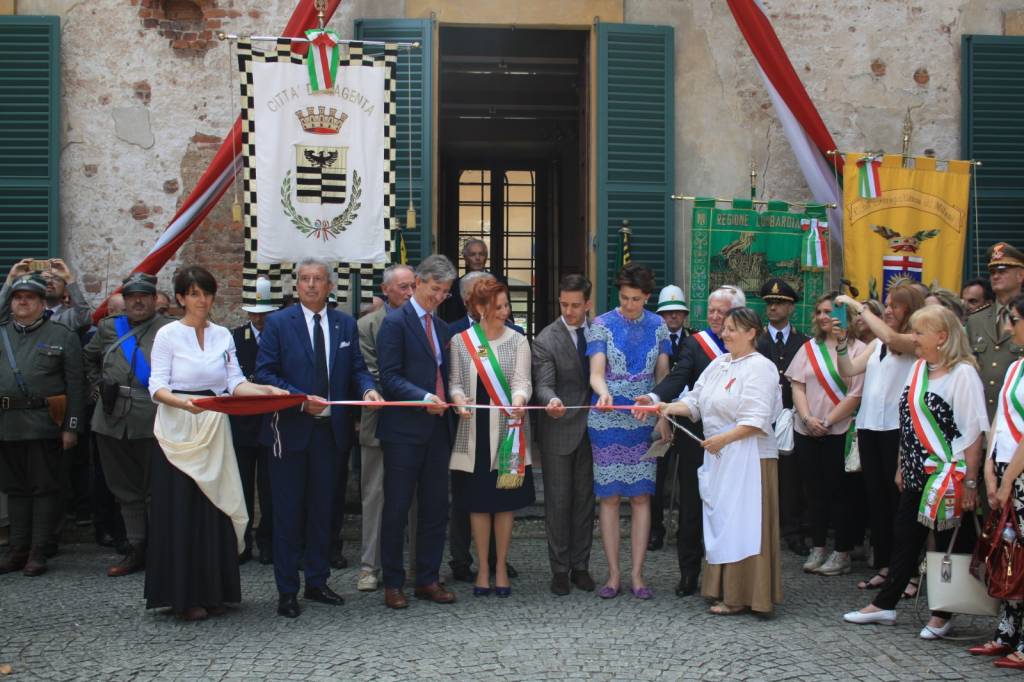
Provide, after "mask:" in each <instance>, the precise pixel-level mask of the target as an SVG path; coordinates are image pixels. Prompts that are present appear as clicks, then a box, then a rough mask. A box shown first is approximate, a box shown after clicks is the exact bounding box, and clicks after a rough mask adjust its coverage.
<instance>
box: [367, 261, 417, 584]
mask: <svg viewBox="0 0 1024 682" xmlns="http://www.w3.org/2000/svg"><path fill="white" fill-rule="evenodd" d="M380 288H381V291H383V292H384V296H385V300H384V305H382V306H381V307H379V308H377V309H376V310H374V311H373V312H371V313H367V314H366V315H364V316H363V317H361V318H359V350H360V351H362V353H363V360H365V361H366V368H367V369H368V370H370V374H372V375H373V380H374V381H376V382H378V385H379V382H380V376H379V374H378V372H377V332H378V331H380V323H381V322H383V321H384V316H385V315H387V314H388V313H389V312H391V311H392V310H397V309H398V308H401V307H402V306H403V305H405V304H406V303H407V302H408V300H409V299H410V298H412V292H413V290H414V289H415V288H416V271H415V270H413V269H412V267H411V266H409V265H391V266H389V267H388V268H387V269H386V270H384V276H383V278H382V279H381V285H380ZM359 448H360V454H361V457H362V463H363V467H362V472H361V474H360V488H361V489H362V497H363V499H362V504H363V533H362V542H363V547H362V559H361V560H360V561H361V566H360V568H359V577H358V579H357V581H356V589H358V590H359V591H360V592H373V591H374V590H376V589H377V587H378V583H379V580H380V523H381V514H382V513H383V510H384V452H383V451H382V450H381V448H380V441H379V440H378V439H377V411H376V410H370V409H366V408H363V413H362V418H361V420H360V424H359ZM409 516H410V519H409V524H410V528H411V530H410V534H411V535H412V536H413V537H415V535H416V530H415V528H416V525H415V516H414V515H413V514H411V513H410V515H409ZM414 560H415V558H414V557H411V558H410V561H414Z"/></svg>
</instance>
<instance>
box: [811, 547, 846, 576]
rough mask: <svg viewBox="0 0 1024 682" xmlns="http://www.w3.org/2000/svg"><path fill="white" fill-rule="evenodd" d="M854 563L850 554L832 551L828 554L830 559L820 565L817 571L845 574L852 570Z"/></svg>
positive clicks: (824, 573)
mask: <svg viewBox="0 0 1024 682" xmlns="http://www.w3.org/2000/svg"><path fill="white" fill-rule="evenodd" d="M852 564H853V562H852V561H851V560H850V555H849V554H846V555H845V556H844V555H840V553H839V552H832V553H831V554H829V555H828V560H827V561H825V563H823V564H822V565H821V566H819V567H818V570H816V571H815V573H817V574H818V575H844V574H846V573H849V572H850V567H851V565H852ZM805 570H806V569H805Z"/></svg>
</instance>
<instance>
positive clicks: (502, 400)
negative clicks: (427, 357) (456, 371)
mask: <svg viewBox="0 0 1024 682" xmlns="http://www.w3.org/2000/svg"><path fill="white" fill-rule="evenodd" d="M459 338H461V339H462V343H463V344H464V345H465V346H466V350H467V351H469V357H470V358H472V360H473V365H474V366H476V372H477V374H478V375H479V376H480V380H481V381H482V382H483V384H484V388H485V389H487V395H489V396H490V397H491V401H493V402H494V403H495V404H497V405H502V406H503V407H504V408H506V409H504V410H503V411H504V413H505V415H506V416H507V417H508V433H506V434H505V436H504V438H502V439H501V444H500V445H499V446H498V488H505V489H507V488H518V487H520V486H522V485H523V480H524V479H525V477H526V438H525V434H524V433H523V419H522V417H519V418H514V417H512V412H511V409H510V408H511V407H512V390H511V388H510V387H509V383H508V379H506V378H505V373H504V372H503V371H501V365H500V364H498V358H497V356H495V354H494V351H492V350H491V344H489V343H488V342H487V337H486V336H485V335H484V332H483V329H481V328H480V325H479V324H474V325H473V326H472V327H470V328H469V329H467V330H466V331H464V332H462V333H461V334H459Z"/></svg>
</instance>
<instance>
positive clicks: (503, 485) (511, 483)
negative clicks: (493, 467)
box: [498, 474, 525, 490]
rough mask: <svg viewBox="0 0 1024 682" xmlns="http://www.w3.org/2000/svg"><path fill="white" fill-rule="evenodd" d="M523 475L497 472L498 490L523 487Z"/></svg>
mask: <svg viewBox="0 0 1024 682" xmlns="http://www.w3.org/2000/svg"><path fill="white" fill-rule="evenodd" d="M524 479H525V476H520V475H519V474H498V490H515V489H516V488H522V487H523V480H524Z"/></svg>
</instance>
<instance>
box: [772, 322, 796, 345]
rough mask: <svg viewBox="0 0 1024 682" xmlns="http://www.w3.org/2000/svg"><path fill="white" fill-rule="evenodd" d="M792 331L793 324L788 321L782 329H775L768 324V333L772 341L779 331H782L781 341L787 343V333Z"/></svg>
mask: <svg viewBox="0 0 1024 682" xmlns="http://www.w3.org/2000/svg"><path fill="white" fill-rule="evenodd" d="M791 331H793V325H792V324H791V323H789V322H787V323H786V326H785V327H783V328H782V329H776V328H775V327H773V326H772V325H770V324H769V325H768V335H769V336H771V337H772V341H773V342H774V341H775V338H776V336H778V333H779V332H782V343H789V333H790V332H791Z"/></svg>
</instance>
